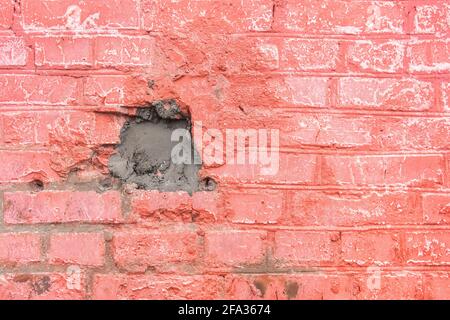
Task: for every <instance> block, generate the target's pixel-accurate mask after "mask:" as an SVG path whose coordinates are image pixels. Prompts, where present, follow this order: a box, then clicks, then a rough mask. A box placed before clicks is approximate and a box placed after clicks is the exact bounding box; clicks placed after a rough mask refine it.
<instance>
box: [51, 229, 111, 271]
mask: <svg viewBox="0 0 450 320" xmlns="http://www.w3.org/2000/svg"><path fill="white" fill-rule="evenodd" d="M48 259H49V262H50V264H57V265H59V264H77V265H85V266H102V265H103V263H104V260H105V237H104V235H103V233H86V232H85V233H59V234H52V235H51V236H50V245H49V249H48Z"/></svg>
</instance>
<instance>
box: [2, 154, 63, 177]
mask: <svg viewBox="0 0 450 320" xmlns="http://www.w3.org/2000/svg"><path fill="white" fill-rule="evenodd" d="M0 159H2V161H3V165H2V166H1V168H0V182H7V183H8V182H29V181H32V180H33V179H35V178H39V179H42V180H43V181H57V180H59V177H58V175H57V174H56V173H55V171H53V169H52V168H51V154H50V153H49V152H42V151H6V150H4V151H0Z"/></svg>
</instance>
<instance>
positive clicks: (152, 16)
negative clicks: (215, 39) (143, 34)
mask: <svg viewBox="0 0 450 320" xmlns="http://www.w3.org/2000/svg"><path fill="white" fill-rule="evenodd" d="M141 6H142V10H143V17H144V28H145V29H147V30H153V31H168V30H171V31H172V32H189V31H190V30H192V31H197V32H198V31H200V32H205V31H206V32H210V33H233V32H245V31H269V30H270V28H271V23H272V1H270V0H256V1H255V0H244V1H239V0H225V1H194V2H192V1H189V0H182V1H177V2H169V3H168V2H166V1H164V0H157V1H154V0H144V1H143V2H142V5H141ZM186 7H189V10H186Z"/></svg>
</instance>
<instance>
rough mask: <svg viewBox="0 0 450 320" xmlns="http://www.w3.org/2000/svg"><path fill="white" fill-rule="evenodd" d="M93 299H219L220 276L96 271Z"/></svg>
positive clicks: (220, 289)
mask: <svg viewBox="0 0 450 320" xmlns="http://www.w3.org/2000/svg"><path fill="white" fill-rule="evenodd" d="M93 291H94V293H93V299H95V300H116V299H117V300H141V299H145V300H160V299H161V300H181V299H183V300H184V299H188V300H192V299H195V300H204V299H220V298H221V296H222V291H223V278H222V277H220V276H209V275H201V276H200V275H199V276H179V275H125V274H98V275H95V277H94V284H93Z"/></svg>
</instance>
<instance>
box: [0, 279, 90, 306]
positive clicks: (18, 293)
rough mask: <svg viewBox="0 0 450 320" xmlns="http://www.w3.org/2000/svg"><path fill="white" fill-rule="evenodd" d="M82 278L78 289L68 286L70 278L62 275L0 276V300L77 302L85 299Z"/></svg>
mask: <svg viewBox="0 0 450 320" xmlns="http://www.w3.org/2000/svg"><path fill="white" fill-rule="evenodd" d="M84 282H85V280H84V276H83V275H81V276H80V288H74V287H71V286H70V285H69V283H70V276H68V275H66V274H62V273H34V274H29V273H26V274H19V273H17V274H12V273H7V274H4V275H0V300H75V299H76V300H79V299H86V292H85V290H84V288H83V287H84Z"/></svg>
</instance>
